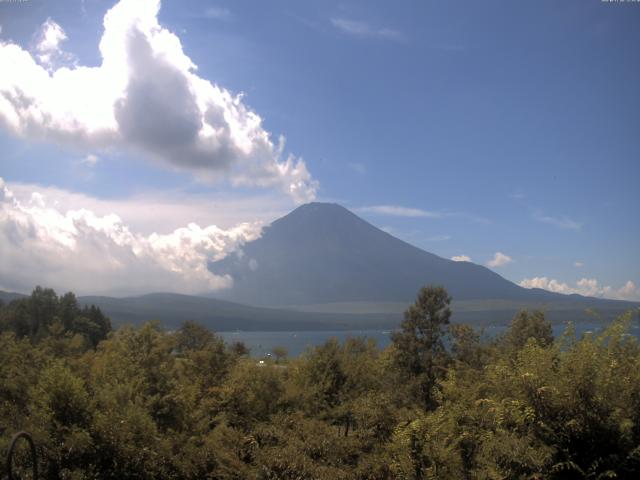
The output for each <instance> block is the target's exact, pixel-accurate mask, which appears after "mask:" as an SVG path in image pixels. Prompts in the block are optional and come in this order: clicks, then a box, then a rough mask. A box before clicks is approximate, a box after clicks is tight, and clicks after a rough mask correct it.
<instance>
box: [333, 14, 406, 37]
mask: <svg viewBox="0 0 640 480" xmlns="http://www.w3.org/2000/svg"><path fill="white" fill-rule="evenodd" d="M331 25H333V26H334V27H335V28H337V29H338V30H340V31H342V32H343V33H346V34H347V35H352V36H354V37H359V38H380V39H383V40H392V41H394V42H404V41H406V39H407V37H406V36H405V35H404V33H402V32H400V31H398V30H393V29H391V28H386V27H374V26H372V25H370V24H368V23H367V22H363V21H361V20H351V19H347V18H339V17H337V18H332V19H331Z"/></svg>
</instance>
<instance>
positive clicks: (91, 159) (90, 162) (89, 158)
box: [80, 153, 100, 167]
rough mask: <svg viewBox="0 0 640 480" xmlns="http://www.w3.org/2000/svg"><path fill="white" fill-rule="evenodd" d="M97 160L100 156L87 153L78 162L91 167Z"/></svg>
mask: <svg viewBox="0 0 640 480" xmlns="http://www.w3.org/2000/svg"><path fill="white" fill-rule="evenodd" d="M99 161H100V158H99V157H98V156H97V155H94V154H93V153H90V154H89V155H87V156H86V157H84V158H83V159H82V160H80V163H84V164H85V165H89V166H90V167H93V166H94V165H95V164H96V163H98V162H99Z"/></svg>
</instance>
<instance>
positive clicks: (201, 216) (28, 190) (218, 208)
mask: <svg viewBox="0 0 640 480" xmlns="http://www.w3.org/2000/svg"><path fill="white" fill-rule="evenodd" d="M6 186H7V188H8V189H9V190H11V192H12V193H13V196H14V197H15V198H16V199H17V200H18V201H19V202H21V203H22V204H27V203H29V202H30V200H31V197H32V195H33V192H38V194H40V195H42V196H43V197H44V198H46V199H47V203H48V204H49V205H51V206H52V207H53V208H55V209H56V210H58V211H67V210H77V209H78V206H79V205H81V206H82V208H84V209H86V210H90V211H92V212H94V213H95V214H96V215H98V216H106V215H109V214H111V213H113V212H117V214H118V216H119V217H120V218H121V219H122V221H123V222H124V223H125V224H126V225H127V226H128V227H129V228H130V229H131V230H133V231H135V232H137V233H140V234H143V235H151V234H152V233H161V234H168V233H171V232H173V231H174V230H176V229H178V228H180V227H183V226H184V225H185V223H186V221H185V219H188V220H189V221H190V222H193V223H197V224H198V225H212V224H215V225H218V226H219V227H220V228H223V229H231V228H233V227H235V226H236V225H237V224H238V223H243V222H246V223H254V222H261V223H264V224H267V223H270V222H272V221H273V220H275V219H276V218H279V217H281V216H283V215H284V214H286V213H288V212H289V210H290V209H291V204H290V201H289V200H288V198H287V197H285V196H284V195H282V194H279V193H277V192H269V193H268V194H264V193H260V194H258V193H257V192H256V193H255V194H246V192H242V193H236V192H221V191H215V192H197V193H194V192H186V191H182V190H147V191H141V192H138V193H136V194H135V195H133V196H130V197H123V198H107V199H102V198H96V197H93V196H90V195H86V194H83V193H78V192H70V191H68V190H64V189H61V188H56V187H45V186H42V185H37V184H27V183H18V182H8V183H7V184H6ZM149 212H162V214H161V215H150V214H149Z"/></svg>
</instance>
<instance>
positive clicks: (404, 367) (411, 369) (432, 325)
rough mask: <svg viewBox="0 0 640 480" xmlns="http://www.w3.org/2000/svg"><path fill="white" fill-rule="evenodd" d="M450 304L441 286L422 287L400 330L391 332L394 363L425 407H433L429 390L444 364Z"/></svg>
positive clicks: (440, 374) (441, 374)
mask: <svg viewBox="0 0 640 480" xmlns="http://www.w3.org/2000/svg"><path fill="white" fill-rule="evenodd" d="M450 303H451V297H450V296H449V294H448V293H447V291H446V290H445V289H444V288H443V287H440V286H427V287H423V288H422V289H421V290H420V292H419V293H418V298H417V299H416V302H415V303H414V304H413V305H412V306H410V307H409V308H408V309H407V311H406V312H404V320H403V321H402V323H401V325H400V328H401V330H400V331H399V332H393V334H392V335H391V340H392V342H393V346H394V349H395V361H396V364H397V366H398V367H399V370H400V372H401V373H403V374H404V375H403V376H404V380H405V381H408V382H409V383H410V384H411V385H412V386H413V389H414V391H415V394H416V395H417V396H418V398H419V400H420V401H421V403H422V404H423V406H424V407H426V408H427V409H432V408H434V407H435V406H436V403H437V402H436V400H435V397H434V395H433V391H432V390H433V388H434V386H435V385H436V381H437V380H438V379H439V378H442V377H443V374H444V371H445V370H444V369H445V365H446V363H447V353H446V350H445V347H444V344H443V341H442V339H443V335H444V334H445V333H446V332H445V328H446V327H447V325H449V319H450V317H451V309H450V308H449V304H450Z"/></svg>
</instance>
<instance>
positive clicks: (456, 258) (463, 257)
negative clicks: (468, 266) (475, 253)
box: [451, 255, 471, 262]
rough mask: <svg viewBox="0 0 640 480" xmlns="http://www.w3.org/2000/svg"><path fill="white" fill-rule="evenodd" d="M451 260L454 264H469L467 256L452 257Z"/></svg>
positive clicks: (469, 258) (469, 259)
mask: <svg viewBox="0 0 640 480" xmlns="http://www.w3.org/2000/svg"><path fill="white" fill-rule="evenodd" d="M451 260H453V261H454V262H470V261H471V257H469V256H467V255H454V256H453V257H451Z"/></svg>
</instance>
